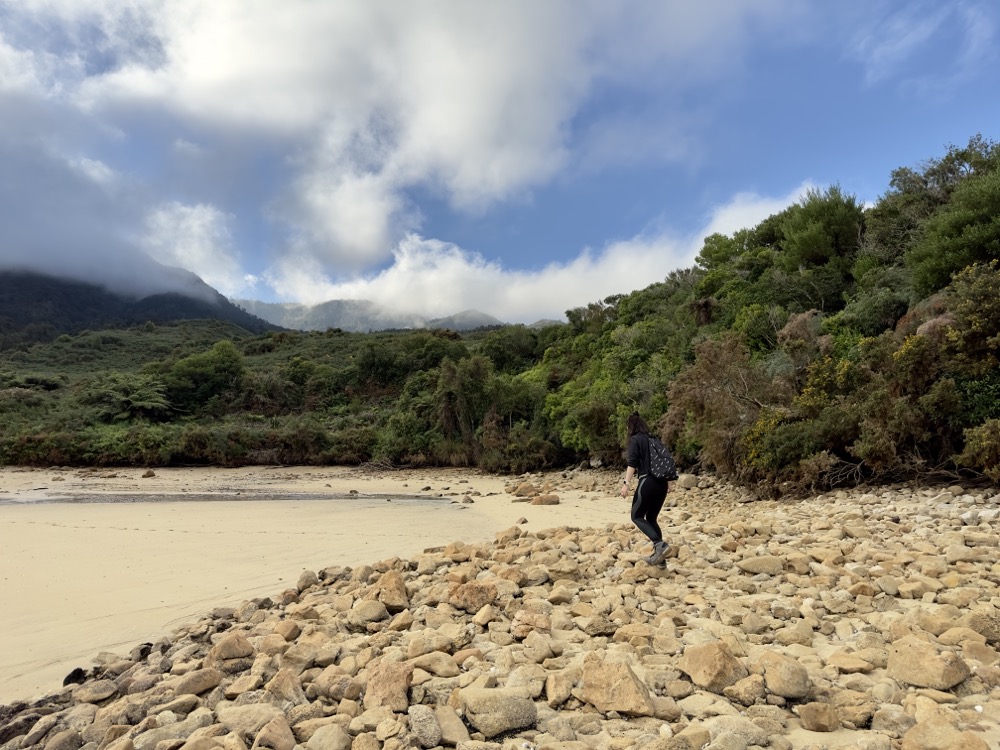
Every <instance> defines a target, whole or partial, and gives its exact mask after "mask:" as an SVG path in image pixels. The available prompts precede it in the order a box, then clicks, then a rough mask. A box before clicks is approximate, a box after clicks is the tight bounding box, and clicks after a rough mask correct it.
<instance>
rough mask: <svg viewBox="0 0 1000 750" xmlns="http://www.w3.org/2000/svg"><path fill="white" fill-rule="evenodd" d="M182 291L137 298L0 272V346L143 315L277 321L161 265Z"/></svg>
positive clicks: (261, 326)
mask: <svg viewBox="0 0 1000 750" xmlns="http://www.w3.org/2000/svg"><path fill="white" fill-rule="evenodd" d="M164 273H167V274H171V275H174V276H176V281H177V284H176V287H177V288H178V289H183V290H184V291H183V293H182V292H162V293H158V294H151V295H147V296H143V297H139V296H133V295H129V294H127V293H121V292H115V291H110V290H108V289H105V288H104V287H101V286H98V285H96V284H90V283H87V282H82V281H73V280H69V279H60V278H56V277H54V276H46V275H43V274H39V273H34V272H27V271H0V345H11V344H14V343H18V342H24V341H28V342H31V341H45V340H49V339H52V338H55V337H56V336H58V335H60V334H63V333H77V332H79V331H82V330H86V329H91V330H94V329H100V328H112V327H122V326H130V325H136V324H140V323H144V322H146V321H147V320H148V321H152V322H154V323H169V322H174V321H178V320H192V319H205V318H208V319H214V320H223V321H226V322H228V323H233V324H235V325H238V326H240V327H241V328H245V329H246V330H247V331H249V332H251V333H263V332H264V331H268V330H275V329H276V328H277V326H274V325H272V324H270V323H268V322H267V321H265V320H261V319H260V318H258V317H256V316H254V315H251V314H250V313H248V312H246V311H245V310H241V309H240V308H238V307H237V306H236V305H234V304H232V303H231V302H229V300H227V299H226V298H225V297H223V296H222V295H221V294H219V293H218V292H217V291H215V290H214V289H212V287H210V286H208V284H205V283H204V282H203V281H202V280H201V279H199V278H198V277H197V276H195V275H194V274H192V273H189V272H187V271H182V270H180V269H175V268H172V269H165V270H164Z"/></svg>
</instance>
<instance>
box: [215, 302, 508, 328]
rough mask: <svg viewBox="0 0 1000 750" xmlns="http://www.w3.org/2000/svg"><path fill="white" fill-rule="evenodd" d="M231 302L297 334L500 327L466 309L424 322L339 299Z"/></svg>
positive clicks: (409, 315)
mask: <svg viewBox="0 0 1000 750" xmlns="http://www.w3.org/2000/svg"><path fill="white" fill-rule="evenodd" d="M233 303H234V304H236V305H239V306H240V307H242V308H243V309H244V310H246V311H248V312H250V313H253V314H254V315H258V316H260V317H261V318H263V319H264V320H266V321H269V322H270V323H273V324H274V325H278V326H281V327H283V328H296V329H298V330H300V331H325V330H326V329H327V328H339V329H341V330H342V331H354V332H359V333H367V332H368V331H385V330H389V329H397V328H450V329H452V330H455V331H467V330H470V329H473V328H482V327H485V326H499V325H503V323H502V322H501V321H499V320H497V319H496V318H494V317H493V316H491V315H487V314H486V313H481V312H478V311H476V310H465V311H463V312H460V313H456V314H455V315H450V316H448V317H445V318H431V319H427V318H424V317H422V316H420V315H416V314H414V313H395V312H392V311H389V310H386V309H385V308H384V307H381V306H380V305H378V304H376V303H374V302H371V301H369V300H350V299H338V300H331V301H329V302H323V303H321V304H319V305H300V304H296V303H292V302H261V301H259V300H248V299H234V300H233Z"/></svg>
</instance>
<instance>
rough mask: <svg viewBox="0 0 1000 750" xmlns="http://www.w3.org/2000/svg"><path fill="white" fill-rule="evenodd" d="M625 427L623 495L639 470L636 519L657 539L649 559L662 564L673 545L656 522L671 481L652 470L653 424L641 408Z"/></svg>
mask: <svg viewBox="0 0 1000 750" xmlns="http://www.w3.org/2000/svg"><path fill="white" fill-rule="evenodd" d="M625 427H626V431H627V435H628V455H627V458H626V463H627V464H628V469H627V470H626V472H625V480H624V481H623V482H622V491H621V495H622V497H626V496H627V495H628V488H629V483H630V482H631V481H632V478H633V477H634V476H635V475H637V474H638V476H639V484H638V485H636V488H635V495H634V496H633V497H632V523H634V524H635V525H636V526H638V527H639V530H640V531H641V532H642V533H643V534H645V535H646V536H647V537H649V540H650V541H651V542H652V543H653V554H652V555H650V556H649V557H647V558H646V562H648V563H649V564H650V565H658V564H660V563H661V562H663V559H664V558H665V557H666V556H667V551H668V550H669V549H670V545H668V544H667V543H666V542H665V541H663V534H662V533H661V531H660V525H659V524H658V523H657V522H656V517H657V516H658V515H659V514H660V510H661V509H662V508H663V501H664V500H666V499H667V489H668V486H667V481H666V480H665V479H657V478H656V477H654V476H653V475H652V474H651V473H650V471H649V427H648V426H647V425H646V423H645V422H644V421H643V420H642V417H640V416H639V413H638V412H632V414H630V415H629V418H628V421H626V423H625Z"/></svg>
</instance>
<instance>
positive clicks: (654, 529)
mask: <svg viewBox="0 0 1000 750" xmlns="http://www.w3.org/2000/svg"><path fill="white" fill-rule="evenodd" d="M666 499H667V483H666V482H665V481H663V480H662V479H657V478H656V477H652V476H650V475H649V474H644V475H643V476H641V477H639V484H638V486H636V488H635V495H634V496H633V497H632V523H634V524H635V525H636V526H638V527H639V530H640V531H641V532H642V533H643V534H645V535H646V536H648V537H649V539H650V541H652V542H654V543H655V542H661V541H663V534H662V532H661V531H660V525H659V524H658V523H657V522H656V517H657V516H658V515H660V510H661V509H662V508H663V501H664V500H666Z"/></svg>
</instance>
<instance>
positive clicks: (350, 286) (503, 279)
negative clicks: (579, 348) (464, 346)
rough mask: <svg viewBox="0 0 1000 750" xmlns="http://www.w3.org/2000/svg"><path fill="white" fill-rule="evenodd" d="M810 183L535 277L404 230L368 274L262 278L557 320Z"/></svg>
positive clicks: (310, 295)
mask: <svg viewBox="0 0 1000 750" xmlns="http://www.w3.org/2000/svg"><path fill="white" fill-rule="evenodd" d="M810 187H811V184H810V183H803V184H802V185H800V186H799V187H797V188H795V190H793V191H791V192H790V193H789V194H788V195H785V196H781V197H777V198H770V197H764V196H759V195H754V194H751V193H740V194H739V195H737V196H735V197H734V198H733V199H732V200H730V201H729V202H727V203H726V204H724V205H722V206H719V207H717V208H716V209H715V210H714V211H712V213H711V215H710V216H709V217H708V219H707V221H706V223H705V226H704V227H703V228H702V229H700V230H699V231H698V232H696V233H694V234H692V235H690V236H680V235H676V234H674V233H671V232H670V231H662V232H659V233H657V234H656V235H653V236H639V237H634V238H632V239H629V240H624V241H620V242H615V243H612V244H610V245H608V246H607V247H605V248H604V249H603V250H602V251H601V252H599V253H596V254H595V253H594V252H592V251H590V250H586V249H585V250H583V251H582V252H581V253H580V254H579V255H578V256H577V257H576V258H574V259H573V260H572V261H570V262H568V263H552V264H550V265H548V266H546V267H544V268H542V269H541V270H539V271H535V272H528V271H520V270H516V269H507V268H504V267H503V266H502V265H501V264H499V263H496V262H489V261H487V260H485V259H484V258H482V257H481V256H480V255H477V254H476V253H471V252H468V251H466V250H463V249H462V248H460V247H457V246H456V245H453V244H448V243H445V242H440V241H438V240H433V239H425V238H422V237H420V236H418V235H415V234H411V235H409V236H407V237H406V238H404V239H403V241H402V242H400V243H399V245H398V246H397V247H396V248H395V250H394V252H393V262H392V264H391V265H390V266H389V267H388V268H386V269H384V270H382V271H380V272H378V273H376V274H373V275H369V276H358V277H355V278H353V279H351V280H348V281H342V282H335V281H331V280H329V279H327V278H326V277H325V276H324V275H323V271H322V267H321V266H320V265H319V264H318V263H316V262H315V260H312V259H309V258H303V257H299V258H296V259H294V260H293V259H290V258H287V259H285V260H283V261H282V262H280V263H279V264H278V265H277V266H276V267H275V268H274V269H272V271H271V273H270V274H269V275H268V278H267V281H268V283H269V284H270V285H271V287H272V288H273V289H274V290H275V291H276V292H277V294H278V297H279V298H282V299H289V300H295V301H303V302H306V303H309V304H316V303H319V302H325V301H328V300H332V299H368V300H372V301H374V302H377V303H379V304H381V305H384V306H385V307H388V308H390V309H394V310H396V311H399V312H406V313H416V314H419V315H423V316H425V317H440V316H444V315H449V314H452V313H455V312H459V311H461V310H465V309H477V310H480V311H482V312H486V313H489V314H490V315H494V316H496V317H498V318H500V319H501V320H504V321H506V322H512V323H513V322H522V323H531V322H534V321H536V320H539V319H543V318H555V319H559V318H562V317H563V316H564V313H565V311H566V310H569V309H571V308H574V307H580V306H582V305H586V304H588V303H590V302H596V301H598V300H602V299H604V298H606V297H608V296H610V295H612V294H619V293H625V292H630V291H634V290H636V289H641V288H644V287H646V286H648V285H649V284H652V283H654V282H656V281H659V280H661V279H663V278H664V277H666V276H667V275H668V274H669V273H670V272H671V271H673V270H676V269H679V268H689V267H690V266H692V265H693V263H694V259H695V256H697V254H698V252H699V251H700V250H701V245H702V241H703V239H704V238H705V237H706V236H708V235H710V234H713V233H715V232H720V233H723V234H732V233H733V232H735V231H736V230H738V229H742V228H744V227H753V226H755V225H757V224H758V223H760V222H761V221H762V220H763V219H765V218H767V217H768V216H770V215H771V214H773V213H776V212H778V211H781V210H782V209H784V208H785V207H787V206H789V205H791V204H792V203H794V202H795V201H797V200H799V199H801V198H803V197H804V196H805V195H806V193H807V191H808V190H809V189H810Z"/></svg>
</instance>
